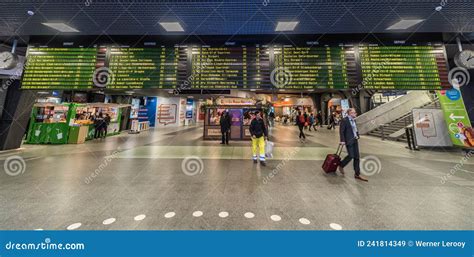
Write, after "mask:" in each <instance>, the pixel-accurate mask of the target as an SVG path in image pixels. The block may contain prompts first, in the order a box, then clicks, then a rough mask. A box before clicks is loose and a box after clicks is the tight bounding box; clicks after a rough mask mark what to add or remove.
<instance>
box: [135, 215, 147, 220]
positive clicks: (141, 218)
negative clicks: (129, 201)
mask: <svg viewBox="0 0 474 257" xmlns="http://www.w3.org/2000/svg"><path fill="white" fill-rule="evenodd" d="M145 218H146V215H145V214H140V215H137V216H135V218H133V219H134V220H135V221H140V220H144V219H145Z"/></svg>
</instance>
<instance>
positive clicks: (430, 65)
mask: <svg viewBox="0 0 474 257" xmlns="http://www.w3.org/2000/svg"><path fill="white" fill-rule="evenodd" d="M359 54H360V59H361V67H362V77H363V81H362V86H363V88H366V89H422V90H423V89H424V90H435V89H442V88H449V87H450V85H449V82H448V70H447V65H446V59H445V56H444V50H443V47H442V46H439V47H435V46H378V45H369V46H359Z"/></svg>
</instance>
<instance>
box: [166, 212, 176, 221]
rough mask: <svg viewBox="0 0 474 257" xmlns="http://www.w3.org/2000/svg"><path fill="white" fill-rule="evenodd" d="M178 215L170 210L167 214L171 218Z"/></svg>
mask: <svg viewBox="0 0 474 257" xmlns="http://www.w3.org/2000/svg"><path fill="white" fill-rule="evenodd" d="M175 215H176V213H175V212H168V213H166V214H165V218H167V219H170V218H173V217H174V216H175Z"/></svg>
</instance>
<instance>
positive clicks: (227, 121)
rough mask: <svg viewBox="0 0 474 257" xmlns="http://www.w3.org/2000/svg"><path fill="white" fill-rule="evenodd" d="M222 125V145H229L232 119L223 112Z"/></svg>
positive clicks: (220, 122)
mask: <svg viewBox="0 0 474 257" xmlns="http://www.w3.org/2000/svg"><path fill="white" fill-rule="evenodd" d="M219 124H220V125H221V133H222V142H221V145H225V144H227V145H228V144H229V138H230V126H231V118H230V115H229V113H228V112H227V111H223V112H222V115H221V119H220V121H219Z"/></svg>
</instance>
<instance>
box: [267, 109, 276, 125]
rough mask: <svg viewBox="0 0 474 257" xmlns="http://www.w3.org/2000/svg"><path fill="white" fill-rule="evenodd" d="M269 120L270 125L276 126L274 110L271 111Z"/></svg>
mask: <svg viewBox="0 0 474 257" xmlns="http://www.w3.org/2000/svg"><path fill="white" fill-rule="evenodd" d="M268 121H269V124H268V125H270V127H275V113H274V112H273V111H270V114H268Z"/></svg>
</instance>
